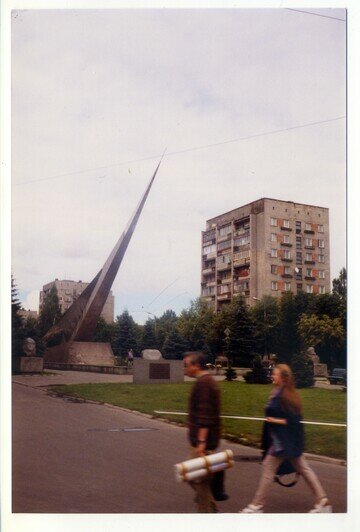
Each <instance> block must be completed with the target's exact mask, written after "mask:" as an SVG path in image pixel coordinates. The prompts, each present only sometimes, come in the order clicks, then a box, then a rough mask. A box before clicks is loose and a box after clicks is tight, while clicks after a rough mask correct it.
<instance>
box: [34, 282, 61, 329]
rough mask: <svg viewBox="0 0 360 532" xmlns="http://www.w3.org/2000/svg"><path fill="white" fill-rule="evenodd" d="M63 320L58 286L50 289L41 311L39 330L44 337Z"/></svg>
mask: <svg viewBox="0 0 360 532" xmlns="http://www.w3.org/2000/svg"><path fill="white" fill-rule="evenodd" d="M60 318H61V308H60V303H59V297H58V293H57V289H56V286H55V285H53V286H52V287H51V288H50V291H49V293H48V294H47V295H46V297H45V300H44V303H43V305H42V307H41V309H40V316H39V330H40V334H41V336H44V334H46V333H47V332H48V331H49V330H50V329H51V327H53V325H55V324H56V323H57V322H58V321H59V320H60Z"/></svg>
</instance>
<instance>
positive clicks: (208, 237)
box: [203, 230, 215, 242]
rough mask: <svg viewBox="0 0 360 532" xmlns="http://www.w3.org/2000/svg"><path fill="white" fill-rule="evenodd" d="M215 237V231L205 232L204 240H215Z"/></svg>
mask: <svg viewBox="0 0 360 532" xmlns="http://www.w3.org/2000/svg"><path fill="white" fill-rule="evenodd" d="M214 238H215V231H214V230H213V231H210V233H205V234H204V236H203V241H204V242H209V240H213V239H214Z"/></svg>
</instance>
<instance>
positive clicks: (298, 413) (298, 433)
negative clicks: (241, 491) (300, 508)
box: [241, 364, 332, 514]
mask: <svg viewBox="0 0 360 532" xmlns="http://www.w3.org/2000/svg"><path fill="white" fill-rule="evenodd" d="M271 378H272V382H273V384H274V385H275V389H274V391H273V392H272V393H271V395H270V398H269V401H268V403H267V405H266V408H265V416H266V417H265V425H264V434H263V448H264V450H265V453H266V455H265V458H264V460H263V464H262V467H263V471H262V476H261V479H260V482H259V485H258V488H257V491H256V493H255V496H254V498H253V500H252V502H251V503H250V504H249V505H248V506H247V507H246V508H244V509H243V510H242V511H241V513H252V514H253V513H262V512H263V508H264V505H265V502H266V497H267V495H268V492H269V490H270V488H271V486H272V483H273V480H274V476H275V474H276V471H277V470H278V468H279V466H280V464H282V463H283V462H284V461H285V460H289V461H290V462H291V463H292V465H293V467H294V468H295V469H296V471H297V472H298V473H299V474H300V475H302V476H303V477H304V480H305V482H306V483H307V484H308V486H309V487H310V489H311V490H312V492H313V494H314V496H315V506H314V508H313V509H312V510H310V513H329V512H332V507H331V506H330V503H329V500H328V498H327V496H326V493H325V491H324V489H323V487H322V485H321V484H320V481H319V479H318V478H317V476H316V474H315V473H314V471H313V470H312V469H311V468H310V466H309V465H308V463H307V462H306V460H305V458H304V456H303V449H304V434H303V426H302V424H301V423H300V421H301V419H302V405H301V398H300V396H299V394H298V392H297V391H296V389H295V384H294V378H293V375H292V372H291V369H290V367H289V366H287V365H286V364H279V365H277V366H275V368H274V369H273V372H272V376H271Z"/></svg>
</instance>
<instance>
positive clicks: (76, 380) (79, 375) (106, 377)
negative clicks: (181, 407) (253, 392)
mask: <svg viewBox="0 0 360 532" xmlns="http://www.w3.org/2000/svg"><path fill="white" fill-rule="evenodd" d="M213 377H214V379H216V380H217V381H223V380H225V377H224V375H213ZM193 380H194V379H192V378H189V377H185V381H193ZM237 380H239V381H243V378H242V377H238V379H237ZM13 382H16V383H18V384H24V385H28V386H34V387H38V386H51V385H55V384H87V383H96V382H119V383H120V382H133V377H132V375H111V374H108V373H93V372H90V371H89V372H87V371H63V370H58V369H56V370H55V369H54V370H45V371H44V374H43V375H14V376H13ZM315 386H316V387H317V388H327V389H330V390H341V389H342V386H340V385H337V384H329V383H328V382H326V381H316V382H315Z"/></svg>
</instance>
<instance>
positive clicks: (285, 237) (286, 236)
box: [283, 235, 290, 244]
mask: <svg viewBox="0 0 360 532" xmlns="http://www.w3.org/2000/svg"><path fill="white" fill-rule="evenodd" d="M283 243H284V244H289V243H290V237H289V235H284V236H283Z"/></svg>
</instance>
